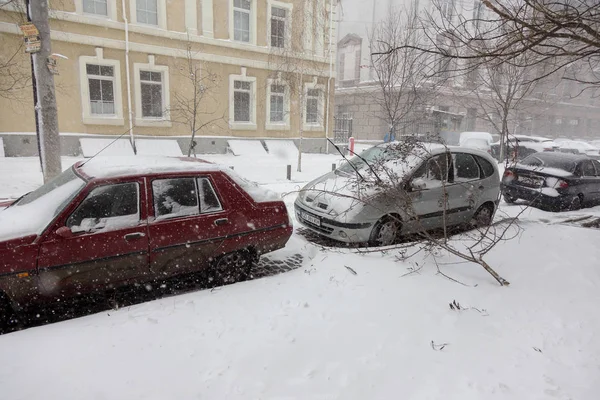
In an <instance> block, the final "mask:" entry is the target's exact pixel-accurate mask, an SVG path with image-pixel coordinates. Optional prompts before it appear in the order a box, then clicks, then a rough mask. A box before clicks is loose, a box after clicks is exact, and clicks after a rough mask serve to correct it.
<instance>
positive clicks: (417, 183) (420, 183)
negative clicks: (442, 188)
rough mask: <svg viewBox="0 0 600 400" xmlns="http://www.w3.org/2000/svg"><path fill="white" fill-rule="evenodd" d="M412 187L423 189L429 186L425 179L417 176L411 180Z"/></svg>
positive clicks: (413, 188)
mask: <svg viewBox="0 0 600 400" xmlns="http://www.w3.org/2000/svg"><path fill="white" fill-rule="evenodd" d="M410 188H411V189H412V190H423V189H425V188H427V184H426V183H425V181H424V180H423V179H421V178H417V179H413V180H412V181H410Z"/></svg>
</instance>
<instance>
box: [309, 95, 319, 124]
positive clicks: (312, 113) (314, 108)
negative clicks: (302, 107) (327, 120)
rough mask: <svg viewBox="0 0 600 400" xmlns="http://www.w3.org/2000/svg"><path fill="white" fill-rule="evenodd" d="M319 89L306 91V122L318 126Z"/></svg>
mask: <svg viewBox="0 0 600 400" xmlns="http://www.w3.org/2000/svg"><path fill="white" fill-rule="evenodd" d="M320 96H321V91H320V90H319V89H308V90H307V91H306V122H307V123H309V124H317V123H318V122H319V98H320Z"/></svg>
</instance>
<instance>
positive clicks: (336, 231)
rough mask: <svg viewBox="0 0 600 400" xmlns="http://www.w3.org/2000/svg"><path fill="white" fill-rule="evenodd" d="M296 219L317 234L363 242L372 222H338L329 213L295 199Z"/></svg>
mask: <svg viewBox="0 0 600 400" xmlns="http://www.w3.org/2000/svg"><path fill="white" fill-rule="evenodd" d="M294 211H295V213H296V219H297V220H298V222H300V223H301V224H302V225H303V226H305V227H306V228H308V229H310V230H311V231H313V232H315V233H318V234H319V235H322V236H325V237H328V238H330V239H334V240H338V241H340V242H345V243H365V242H368V241H369V238H370V236H371V230H372V229H373V223H372V222H340V221H337V220H335V219H333V218H331V216H330V215H328V214H324V213H319V212H317V211H315V210H313V209H311V208H309V207H306V206H303V205H302V204H301V203H299V202H298V201H296V202H295V203H294Z"/></svg>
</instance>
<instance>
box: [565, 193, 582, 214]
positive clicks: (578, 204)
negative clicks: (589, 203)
mask: <svg viewBox="0 0 600 400" xmlns="http://www.w3.org/2000/svg"><path fill="white" fill-rule="evenodd" d="M582 207H583V195H582V194H578V195H577V196H575V197H573V200H571V203H569V207H568V210H569V211H577V210H581V208H582Z"/></svg>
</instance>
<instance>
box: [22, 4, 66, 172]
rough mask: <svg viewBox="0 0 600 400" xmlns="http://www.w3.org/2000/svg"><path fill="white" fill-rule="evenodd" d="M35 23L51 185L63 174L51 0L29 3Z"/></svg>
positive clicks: (45, 164)
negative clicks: (50, 62)
mask: <svg viewBox="0 0 600 400" xmlns="http://www.w3.org/2000/svg"><path fill="white" fill-rule="evenodd" d="M28 12H29V15H30V16H31V22H32V23H33V24H34V25H35V26H36V27H37V29H38V31H39V32H40V39H41V50H40V51H39V52H37V53H35V54H34V55H33V69H34V76H35V81H36V94H37V98H36V99H35V101H36V104H35V109H36V112H37V115H38V125H39V128H38V130H39V141H38V143H39V145H40V158H41V161H42V172H43V174H44V182H48V181H49V180H51V179H52V178H54V177H55V176H57V175H59V174H60V173H61V171H62V168H61V162H60V137H59V134H58V114H57V110H56V94H55V90H54V75H53V74H52V73H51V72H50V70H49V69H48V66H47V63H48V57H50V55H51V54H52V49H51V41H50V24H49V22H48V0H36V1H33V2H29V4H28Z"/></svg>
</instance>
